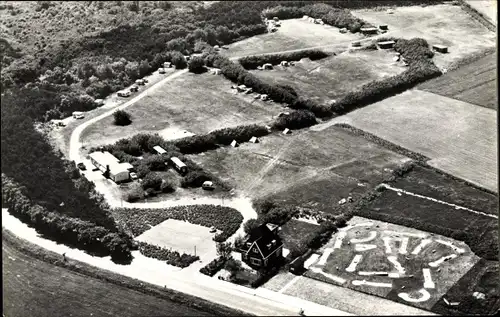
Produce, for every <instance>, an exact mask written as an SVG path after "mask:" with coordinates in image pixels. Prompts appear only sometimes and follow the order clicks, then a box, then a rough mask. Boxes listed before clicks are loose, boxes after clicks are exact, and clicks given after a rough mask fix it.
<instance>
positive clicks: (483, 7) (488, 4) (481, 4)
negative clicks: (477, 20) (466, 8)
mask: <svg viewBox="0 0 500 317" xmlns="http://www.w3.org/2000/svg"><path fill="white" fill-rule="evenodd" d="M465 2H467V3H468V4H469V5H470V6H471V7H473V8H474V9H476V10H477V11H478V12H480V13H482V14H484V15H485V16H486V17H487V18H488V19H490V20H491V21H492V22H493V23H494V24H495V25H496V24H497V23H498V17H497V10H498V6H497V1H495V0H465Z"/></svg>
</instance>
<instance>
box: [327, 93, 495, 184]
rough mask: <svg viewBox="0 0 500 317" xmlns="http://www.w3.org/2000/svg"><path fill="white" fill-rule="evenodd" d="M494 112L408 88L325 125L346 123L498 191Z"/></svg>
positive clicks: (460, 176) (434, 164)
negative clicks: (408, 89)
mask: <svg viewBox="0 0 500 317" xmlns="http://www.w3.org/2000/svg"><path fill="white" fill-rule="evenodd" d="M496 115H497V112H496V111H495V110H492V109H486V108H483V107H477V106H474V105H471V104H469V103H465V102H462V101H459V100H455V99H451V98H447V97H443V96H439V95H436V94H433V93H429V92H425V91H420V90H410V91H406V92H404V93H402V94H399V95H396V96H394V97H391V98H387V99H385V100H383V101H381V102H377V103H374V104H372V105H370V106H368V107H364V108H362V109H359V110H356V111H353V112H351V113H349V114H347V115H345V116H341V117H338V118H336V119H334V120H332V121H331V122H329V124H333V123H335V122H345V123H348V124H350V125H352V126H354V127H356V128H358V129H362V130H364V131H366V132H369V133H372V134H375V135H376V136H378V137H380V138H382V139H385V140H387V141H389V142H392V143H395V144H397V145H400V146H402V147H404V148H407V149H409V150H411V151H414V152H417V153H421V154H423V155H425V156H427V157H429V158H431V160H430V161H429V162H428V163H429V164H430V165H432V166H434V167H436V168H439V169H441V170H443V171H445V172H447V173H450V174H452V175H454V176H457V177H459V178H462V179H465V180H467V181H469V182H471V183H475V184H477V185H479V186H483V187H485V188H488V189H490V190H493V191H497V190H498V189H497V186H498V184H497V177H498V166H497V161H498V160H497V122H496ZM403 126H404V127H405V128H404V129H402V128H401V127H403Z"/></svg>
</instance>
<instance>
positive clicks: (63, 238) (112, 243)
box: [2, 173, 132, 262]
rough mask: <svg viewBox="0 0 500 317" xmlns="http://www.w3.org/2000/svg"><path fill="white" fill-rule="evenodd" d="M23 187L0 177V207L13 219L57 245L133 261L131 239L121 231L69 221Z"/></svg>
mask: <svg viewBox="0 0 500 317" xmlns="http://www.w3.org/2000/svg"><path fill="white" fill-rule="evenodd" d="M23 189H24V188H23V187H22V186H20V184H18V183H16V182H14V181H13V180H12V179H10V178H9V177H7V176H6V175H5V174H3V173H2V203H3V204H4V205H5V206H6V207H8V209H9V212H10V213H11V214H12V215H14V216H15V217H16V218H19V219H20V220H21V221H23V222H25V223H26V224H28V225H29V226H31V227H33V228H35V229H36V230H37V232H39V233H41V234H43V235H45V236H46V237H47V238H50V239H54V240H55V241H57V242H64V243H65V244H68V245H70V246H74V247H77V248H79V249H81V250H85V251H87V252H90V253H91V254H95V255H99V256H107V255H111V258H112V259H113V260H114V261H117V262H128V261H130V260H131V259H132V255H131V253H130V251H131V249H132V239H131V238H130V236H128V235H126V234H125V233H124V232H122V231H121V230H117V229H114V228H113V229H109V228H105V227H103V226H99V225H96V224H95V223H93V222H91V221H89V220H87V221H86V220H81V219H77V218H72V217H68V216H66V215H64V214H61V213H58V212H54V211H50V210H48V209H47V208H46V207H42V206H41V205H39V204H36V203H35V202H34V201H33V200H31V199H29V198H28V197H27V196H26V195H25V194H24V193H23Z"/></svg>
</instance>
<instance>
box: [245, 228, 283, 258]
mask: <svg viewBox="0 0 500 317" xmlns="http://www.w3.org/2000/svg"><path fill="white" fill-rule="evenodd" d="M279 230H280V227H279V226H277V225H275V224H272V223H268V224H262V225H260V226H258V227H257V228H254V229H253V230H252V231H251V232H250V234H249V235H248V236H247V238H246V239H245V241H244V242H243V245H242V246H241V247H240V250H239V251H240V253H241V259H242V260H243V262H245V263H247V264H248V265H250V266H252V267H259V268H261V267H267V266H270V265H272V264H274V263H276V262H277V261H279V260H280V259H281V258H282V256H283V242H282V241H281V238H280V237H279V235H278V232H279Z"/></svg>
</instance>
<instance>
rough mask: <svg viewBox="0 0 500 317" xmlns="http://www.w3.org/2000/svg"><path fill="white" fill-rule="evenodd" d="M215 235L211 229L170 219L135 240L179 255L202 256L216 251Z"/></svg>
mask: <svg viewBox="0 0 500 317" xmlns="http://www.w3.org/2000/svg"><path fill="white" fill-rule="evenodd" d="M213 236H214V233H210V232H209V228H207V227H203V226H200V225H194V224H191V223H189V222H186V221H180V220H175V219H168V220H165V221H164V222H162V223H160V224H159V225H157V226H154V227H152V228H151V229H149V230H147V231H146V232H144V233H143V234H141V235H139V236H137V237H136V238H135V240H137V241H143V242H146V243H149V244H153V245H157V246H160V247H163V248H166V249H172V250H175V251H178V252H179V253H181V254H182V253H186V254H194V253H195V251H194V248H195V247H196V254H198V255H202V254H205V253H207V252H211V251H215V242H214V241H213V240H212V237H213Z"/></svg>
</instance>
